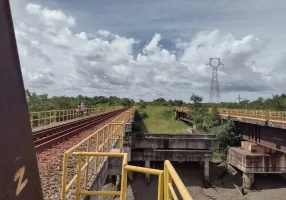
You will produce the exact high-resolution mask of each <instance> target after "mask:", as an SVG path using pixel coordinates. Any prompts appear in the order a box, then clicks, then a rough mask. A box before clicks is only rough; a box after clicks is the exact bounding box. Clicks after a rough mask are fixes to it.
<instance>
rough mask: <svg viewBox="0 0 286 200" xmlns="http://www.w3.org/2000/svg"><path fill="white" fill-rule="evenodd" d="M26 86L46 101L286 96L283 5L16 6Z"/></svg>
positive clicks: (69, 0)
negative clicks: (214, 62) (215, 92)
mask: <svg viewBox="0 0 286 200" xmlns="http://www.w3.org/2000/svg"><path fill="white" fill-rule="evenodd" d="M11 8H12V13H13V20H14V26H15V32H16V37H17V44H18V51H19V54H20V61H21V67H22V73H23V77H24V82H25V87H26V88H28V89H30V90H31V91H35V92H38V93H48V94H49V95H72V96H77V95H79V94H82V95H87V96H96V95H105V96H110V95H116V96H120V97H130V98H133V99H136V100H139V99H145V100H151V99H154V98H156V97H157V94H158V93H163V95H164V98H167V99H183V100H185V101H188V99H189V97H190V95H191V94H192V93H195V94H199V95H202V96H203V97H204V100H205V101H208V99H209V91H210V80H211V76H212V69H211V68H210V66H207V65H206V63H208V62H209V58H210V57H220V58H221V61H222V63H223V64H224V68H219V70H218V74H219V80H220V89H221V99H222V101H236V98H237V97H238V95H239V94H240V95H241V96H242V97H246V98H248V99H255V98H257V97H258V96H262V97H268V96H271V95H272V94H277V93H282V92H286V91H285V90H286V89H285V85H286V67H285V64H286V57H285V55H286V34H285V33H286V23H285V22H286V12H285V10H286V1H285V0H240V1H229V0H201V1H198V0H196V1H195V0H193V1H191V0H156V1H154V0H144V1H143V0H136V1H130V0H129V1H128V0H120V1H118V0H104V1H102V0H80V1H79V0H49V1H44V0H13V1H11Z"/></svg>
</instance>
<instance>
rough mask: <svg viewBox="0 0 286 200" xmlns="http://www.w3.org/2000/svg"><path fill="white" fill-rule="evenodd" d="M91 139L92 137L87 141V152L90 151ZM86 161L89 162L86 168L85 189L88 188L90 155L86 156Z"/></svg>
mask: <svg viewBox="0 0 286 200" xmlns="http://www.w3.org/2000/svg"><path fill="white" fill-rule="evenodd" d="M90 140H91V139H89V140H88V141H87V148H86V151H87V152H90ZM85 162H86V164H87V167H86V170H85V184H84V190H86V189H87V182H88V169H89V157H88V156H86V159H85Z"/></svg>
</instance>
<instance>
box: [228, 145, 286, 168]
mask: <svg viewBox="0 0 286 200" xmlns="http://www.w3.org/2000/svg"><path fill="white" fill-rule="evenodd" d="M227 160H228V163H229V164H231V165H232V166H234V167H236V168H238V169H240V170H241V171H242V172H244V173H286V154H283V153H276V154H257V153H251V152H248V151H246V150H243V149H242V148H237V147H231V148H230V149H229V151H228V156H227Z"/></svg>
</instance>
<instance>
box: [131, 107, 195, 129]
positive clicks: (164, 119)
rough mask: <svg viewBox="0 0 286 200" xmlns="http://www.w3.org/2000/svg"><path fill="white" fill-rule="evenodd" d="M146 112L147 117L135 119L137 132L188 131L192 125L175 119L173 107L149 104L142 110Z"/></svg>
mask: <svg viewBox="0 0 286 200" xmlns="http://www.w3.org/2000/svg"><path fill="white" fill-rule="evenodd" d="M142 111H143V112H146V114H147V118H145V119H143V120H142V119H140V118H139V117H138V118H137V119H135V120H136V121H135V126H136V127H137V130H135V131H137V132H145V133H146V132H148V133H188V131H187V130H186V129H187V128H190V126H188V125H186V124H185V123H183V122H181V121H177V120H175V119H174V115H175V113H174V111H173V108H171V107H164V106H147V107H146V109H143V110H142Z"/></svg>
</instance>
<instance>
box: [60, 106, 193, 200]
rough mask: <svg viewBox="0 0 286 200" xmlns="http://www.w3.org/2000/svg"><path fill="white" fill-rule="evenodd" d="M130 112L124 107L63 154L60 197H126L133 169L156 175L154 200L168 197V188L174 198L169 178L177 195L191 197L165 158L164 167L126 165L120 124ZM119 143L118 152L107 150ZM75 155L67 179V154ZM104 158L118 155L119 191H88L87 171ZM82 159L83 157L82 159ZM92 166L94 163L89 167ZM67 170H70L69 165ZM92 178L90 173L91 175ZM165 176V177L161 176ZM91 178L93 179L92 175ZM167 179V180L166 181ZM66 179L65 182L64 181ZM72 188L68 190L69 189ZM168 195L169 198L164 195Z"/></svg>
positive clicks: (186, 199) (93, 170) (94, 171)
mask: <svg viewBox="0 0 286 200" xmlns="http://www.w3.org/2000/svg"><path fill="white" fill-rule="evenodd" d="M133 114H134V108H131V109H129V110H127V111H126V112H124V113H122V114H121V115H120V116H119V117H117V118H116V119H114V120H113V121H112V122H110V123H108V124H106V125H105V126H103V127H102V128H100V129H99V130H97V131H96V132H94V133H93V134H91V135H90V136H88V137H87V138H86V139H84V140H82V141H81V142H80V143H78V144H77V145H75V146H74V147H72V148H71V149H69V150H67V151H66V152H65V153H64V158H63V177H62V191H61V199H62V200H65V199H66V194H67V193H68V192H69V191H70V194H72V195H75V196H76V199H77V200H79V199H80V197H81V195H106V196H114V195H118V196H120V200H126V190H127V172H128V171H135V172H140V173H145V174H153V175H157V176H158V200H167V199H168V200H169V199H171V196H167V194H165V192H164V191H165V189H166V188H167V190H166V191H170V192H169V193H171V194H172V197H173V198H174V199H176V197H177V195H176V194H175V190H174V189H173V186H172V184H171V181H172V180H173V181H174V184H175V185H176V187H177V188H178V191H179V193H180V195H181V197H182V198H183V199H184V200H192V197H191V196H190V194H189V193H188V191H187V189H186V187H185V185H184V184H183V182H182V181H181V179H180V177H179V176H178V174H177V172H176V171H175V169H174V168H173V166H172V164H171V163H170V162H169V161H165V165H164V170H157V169H150V168H144V167H137V166H131V165H128V161H127V154H126V153H123V136H124V127H125V125H126V123H127V122H128V121H129V120H130V119H131V117H132V116H133ZM117 141H119V142H120V145H119V146H120V153H113V152H109V151H110V149H111V148H112V147H113V146H114V144H115V143H116V142H117ZM79 148H80V149H82V148H85V149H86V151H84V152H77V151H76V150H78V149H79ZM72 156H74V157H77V162H78V164H77V170H75V169H74V171H76V173H75V174H74V175H73V176H72V177H71V178H70V180H67V179H68V176H67V175H68V174H70V173H71V172H70V171H69V173H68V167H67V165H68V159H69V158H70V157H72ZM107 157H121V158H122V159H123V160H122V173H121V176H122V179H121V190H120V191H89V190H88V188H87V185H88V180H90V178H89V174H91V176H92V175H97V173H98V171H99V167H100V166H103V163H104V161H105V160H106V159H107ZM83 158H85V159H83ZM92 165H94V166H93V167H92ZM69 170H71V171H72V169H71V168H69ZM83 173H85V177H82V174H83ZM93 177H94V176H93ZM165 177H167V178H165ZM82 178H83V180H84V184H81V181H82ZM94 179H95V178H94ZM170 180H171V181H170ZM67 181H68V182H67ZM71 188H73V189H75V190H74V191H71V190H70V189H71ZM168 197H169V198H168Z"/></svg>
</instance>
